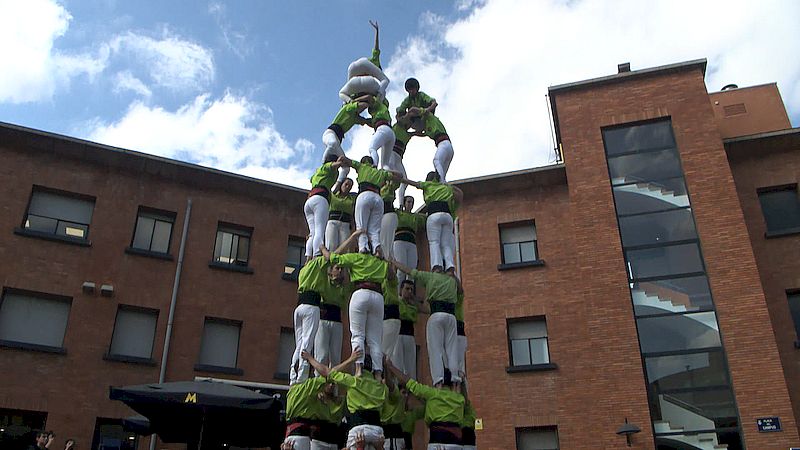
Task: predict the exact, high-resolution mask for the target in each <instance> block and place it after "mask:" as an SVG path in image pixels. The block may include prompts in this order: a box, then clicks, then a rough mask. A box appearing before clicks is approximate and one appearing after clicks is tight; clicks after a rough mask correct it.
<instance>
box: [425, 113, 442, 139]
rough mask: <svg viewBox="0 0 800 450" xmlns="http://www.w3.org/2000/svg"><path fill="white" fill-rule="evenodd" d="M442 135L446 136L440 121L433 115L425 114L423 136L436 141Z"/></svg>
mask: <svg viewBox="0 0 800 450" xmlns="http://www.w3.org/2000/svg"><path fill="white" fill-rule="evenodd" d="M442 134H447V130H445V128H444V125H443V124H442V121H441V120H439V118H438V117H436V116H434V115H433V114H425V135H426V136H428V137H429V138H431V139H436V138H437V137H439V136H440V135H442Z"/></svg>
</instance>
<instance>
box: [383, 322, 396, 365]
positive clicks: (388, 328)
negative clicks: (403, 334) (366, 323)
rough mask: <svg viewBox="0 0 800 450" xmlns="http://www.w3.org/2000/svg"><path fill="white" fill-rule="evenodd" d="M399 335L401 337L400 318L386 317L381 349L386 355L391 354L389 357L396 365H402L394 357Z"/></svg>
mask: <svg viewBox="0 0 800 450" xmlns="http://www.w3.org/2000/svg"><path fill="white" fill-rule="evenodd" d="M398 337H400V319H384V320H383V339H382V340H381V351H383V354H384V355H388V356H389V359H391V360H392V364H394V365H395V367H400V364H399V363H398V361H397V360H395V359H394V353H395V348H396V347H397V338H398Z"/></svg>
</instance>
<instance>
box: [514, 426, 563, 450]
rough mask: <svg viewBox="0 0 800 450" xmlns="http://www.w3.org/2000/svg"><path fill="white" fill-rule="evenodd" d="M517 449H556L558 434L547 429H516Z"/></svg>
mask: <svg viewBox="0 0 800 450" xmlns="http://www.w3.org/2000/svg"><path fill="white" fill-rule="evenodd" d="M517 449H518V450H558V434H557V433H556V430H548V429H541V430H537V429H527V430H526V429H523V430H517Z"/></svg>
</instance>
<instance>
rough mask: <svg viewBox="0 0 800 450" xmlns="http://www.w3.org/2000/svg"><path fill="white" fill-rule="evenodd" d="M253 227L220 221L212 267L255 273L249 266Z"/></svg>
mask: <svg viewBox="0 0 800 450" xmlns="http://www.w3.org/2000/svg"><path fill="white" fill-rule="evenodd" d="M252 235H253V229H252V228H247V227H242V226H239V225H232V224H226V223H223V222H220V223H219V226H218V227H217V240H216V242H215V243H214V259H213V260H212V261H211V264H209V265H210V266H211V267H215V268H221V269H230V270H235V271H237V272H245V273H253V269H251V268H250V267H248V266H247V263H248V260H249V259H250V237H251V236H252Z"/></svg>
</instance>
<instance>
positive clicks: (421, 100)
mask: <svg viewBox="0 0 800 450" xmlns="http://www.w3.org/2000/svg"><path fill="white" fill-rule="evenodd" d="M435 101H436V99H435V98H433V97H431V96H429V95H428V94H426V93H424V92H422V91H419V92H417V95H415V96H414V97H411V96H410V95H407V96H406V98H404V99H403V102H402V103H400V106H398V107H397V114H398V115H401V116H402V115H404V114H405V113H406V112H407V111H408V110H409V109H411V108H414V107H417V108H427V107H429V106H431V105H432V104H433V102H435Z"/></svg>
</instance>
